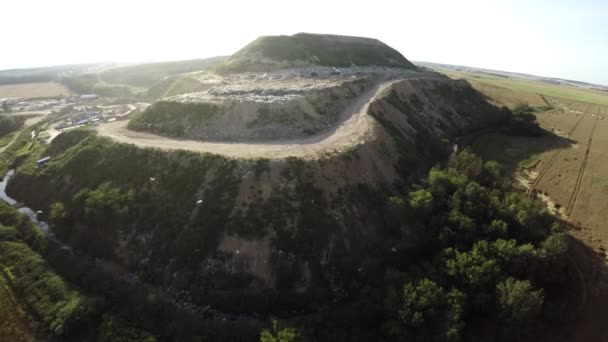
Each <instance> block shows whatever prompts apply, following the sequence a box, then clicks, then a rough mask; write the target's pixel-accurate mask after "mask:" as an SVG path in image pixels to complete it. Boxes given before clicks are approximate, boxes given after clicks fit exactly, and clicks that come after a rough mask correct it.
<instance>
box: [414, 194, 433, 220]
mask: <svg viewBox="0 0 608 342" xmlns="http://www.w3.org/2000/svg"><path fill="white" fill-rule="evenodd" d="M409 203H410V207H411V208H412V209H414V211H415V212H419V213H423V214H427V213H429V212H430V211H431V209H432V206H433V195H432V194H431V193H430V192H428V191H426V190H424V189H420V190H417V191H414V192H410V201H409Z"/></svg>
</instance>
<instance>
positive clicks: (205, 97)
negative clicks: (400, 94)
mask: <svg viewBox="0 0 608 342" xmlns="http://www.w3.org/2000/svg"><path fill="white" fill-rule="evenodd" d="M332 71H334V73H335V71H337V72H339V74H334V75H332ZM415 73H416V71H414V70H408V69H398V68H385V67H349V68H340V69H332V68H330V67H306V68H292V69H283V70H277V71H273V72H268V73H255V72H246V73H240V74H231V75H226V76H221V75H217V74H214V73H208V72H205V73H200V74H197V75H194V76H192V77H193V78H195V79H196V80H197V81H199V82H201V83H202V84H205V85H208V86H209V88H208V89H207V90H204V91H202V92H197V93H189V94H183V95H177V96H172V97H167V98H164V99H162V100H164V101H176V102H212V103H225V102H255V103H287V102H290V101H293V100H295V99H297V98H299V97H302V96H305V95H307V94H310V93H315V92H320V91H323V90H327V89H330V88H334V87H338V86H341V85H343V84H344V83H346V82H352V81H354V80H356V79H358V78H365V77H370V76H374V75H383V77H384V78H385V79H398V78H402V77H404V76H409V75H412V74H415Z"/></svg>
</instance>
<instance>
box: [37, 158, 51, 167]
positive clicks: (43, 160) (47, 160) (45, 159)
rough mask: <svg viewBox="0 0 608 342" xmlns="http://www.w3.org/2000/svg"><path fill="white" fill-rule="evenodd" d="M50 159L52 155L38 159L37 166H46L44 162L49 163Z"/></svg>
mask: <svg viewBox="0 0 608 342" xmlns="http://www.w3.org/2000/svg"><path fill="white" fill-rule="evenodd" d="M50 160H51V157H44V158H42V159H40V160H37V161H36V166H37V167H42V166H44V164H46V163H48V162H49V161H50Z"/></svg>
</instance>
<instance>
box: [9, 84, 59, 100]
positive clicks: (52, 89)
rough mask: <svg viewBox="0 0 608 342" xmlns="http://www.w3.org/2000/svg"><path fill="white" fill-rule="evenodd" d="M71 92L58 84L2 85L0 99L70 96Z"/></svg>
mask: <svg viewBox="0 0 608 342" xmlns="http://www.w3.org/2000/svg"><path fill="white" fill-rule="evenodd" d="M69 94H70V91H69V90H68V89H67V88H66V87H64V86H63V85H61V84H59V83H57V82H43V83H24V84H7V85H0V98H11V97H18V98H33V97H54V96H63V95H69Z"/></svg>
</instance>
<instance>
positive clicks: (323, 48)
mask: <svg viewBox="0 0 608 342" xmlns="http://www.w3.org/2000/svg"><path fill="white" fill-rule="evenodd" d="M258 54H261V55H262V56H264V57H265V58H268V59H272V60H275V61H287V62H294V61H302V62H308V63H311V64H317V65H325V66H350V65H353V64H354V65H359V66H366V65H381V66H389V67H400V68H414V66H413V65H412V64H411V63H410V62H409V61H408V60H407V59H406V58H405V57H403V55H401V53H399V51H397V50H395V49H393V48H391V47H390V46H388V45H386V44H384V43H382V42H380V41H378V40H375V39H369V38H358V37H342V36H334V35H320V34H308V33H299V34H296V35H293V36H265V37H260V38H258V39H256V40H255V41H253V42H252V43H250V44H249V45H247V46H245V47H244V48H243V49H241V50H239V51H238V52H237V53H235V54H234V55H232V56H231V57H230V59H229V60H228V61H227V63H226V64H224V65H222V66H220V68H219V70H220V71H227V72H239V71H255V70H257V68H260V67H262V68H264V66H262V65H255V64H249V57H255V56H256V55H258ZM266 67H268V66H266Z"/></svg>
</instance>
